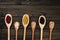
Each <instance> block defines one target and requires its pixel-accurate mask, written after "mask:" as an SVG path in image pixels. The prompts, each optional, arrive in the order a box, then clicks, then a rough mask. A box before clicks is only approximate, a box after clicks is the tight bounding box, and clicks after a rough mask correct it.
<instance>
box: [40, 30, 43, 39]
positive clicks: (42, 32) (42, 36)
mask: <svg viewBox="0 0 60 40" xmlns="http://www.w3.org/2000/svg"><path fill="white" fill-rule="evenodd" d="M42 38H43V29H41V38H40V40H42Z"/></svg>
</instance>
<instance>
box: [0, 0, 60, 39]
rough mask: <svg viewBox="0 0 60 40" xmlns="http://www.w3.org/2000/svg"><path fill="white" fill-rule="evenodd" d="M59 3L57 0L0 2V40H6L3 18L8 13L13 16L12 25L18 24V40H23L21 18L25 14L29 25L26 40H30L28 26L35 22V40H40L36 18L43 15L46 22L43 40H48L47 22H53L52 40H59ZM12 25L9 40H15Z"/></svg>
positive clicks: (7, 0)
mask: <svg viewBox="0 0 60 40" xmlns="http://www.w3.org/2000/svg"><path fill="white" fill-rule="evenodd" d="M59 2H60V1H59V0H53V1H52V0H45V1H44V0H23V1H22V0H20V1H19V0H0V40H7V38H8V35H7V27H6V25H5V20H4V17H5V15H6V14H8V13H10V14H11V15H12V16H13V23H14V22H15V21H19V22H20V27H19V31H18V40H23V30H24V27H23V25H22V16H23V14H25V13H27V14H29V16H30V23H29V25H28V27H27V33H26V34H27V35H26V40H31V37H32V34H31V33H32V30H31V27H30V24H31V22H32V21H36V23H37V25H36V29H35V35H34V36H35V38H34V39H35V40H40V27H39V24H38V18H39V16H40V15H45V16H46V19H47V22H46V26H45V28H44V33H43V40H49V24H48V23H49V21H51V20H53V21H54V22H55V27H54V30H53V33H52V40H60V3H59ZM13 23H12V26H11V28H10V29H11V40H15V29H14V25H13Z"/></svg>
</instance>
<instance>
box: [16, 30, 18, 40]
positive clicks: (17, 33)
mask: <svg viewBox="0 0 60 40" xmlns="http://www.w3.org/2000/svg"><path fill="white" fill-rule="evenodd" d="M17 39H18V30H16V40H17Z"/></svg>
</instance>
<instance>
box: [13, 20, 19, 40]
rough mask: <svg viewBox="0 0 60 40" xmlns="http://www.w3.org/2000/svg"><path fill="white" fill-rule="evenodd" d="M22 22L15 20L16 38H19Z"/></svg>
mask: <svg viewBox="0 0 60 40" xmlns="http://www.w3.org/2000/svg"><path fill="white" fill-rule="evenodd" d="M19 26H20V23H19V22H18V21H16V22H14V27H15V30H16V40H17V39H18V36H17V35H18V29H19Z"/></svg>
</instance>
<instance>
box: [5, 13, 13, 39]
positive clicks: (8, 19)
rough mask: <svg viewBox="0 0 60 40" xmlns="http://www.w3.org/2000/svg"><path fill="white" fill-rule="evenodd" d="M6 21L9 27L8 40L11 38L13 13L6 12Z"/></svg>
mask: <svg viewBox="0 0 60 40" xmlns="http://www.w3.org/2000/svg"><path fill="white" fill-rule="evenodd" d="M5 23H6V26H7V28H8V40H10V26H11V24H12V15H11V14H6V16H5Z"/></svg>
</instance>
